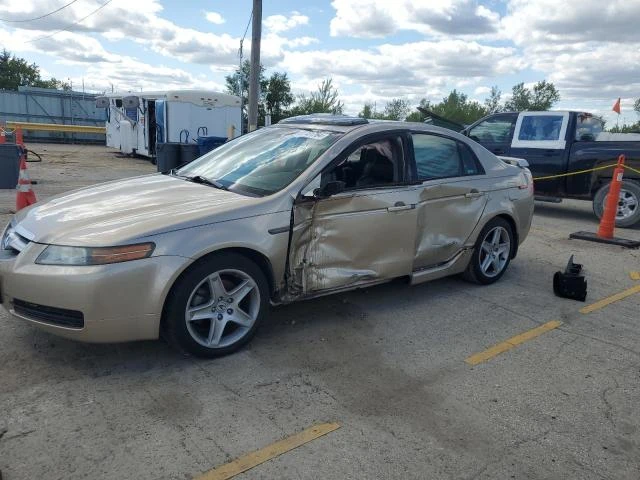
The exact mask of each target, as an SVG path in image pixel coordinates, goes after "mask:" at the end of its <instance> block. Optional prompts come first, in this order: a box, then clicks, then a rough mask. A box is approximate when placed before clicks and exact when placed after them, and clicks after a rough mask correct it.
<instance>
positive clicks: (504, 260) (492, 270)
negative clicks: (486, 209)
mask: <svg viewBox="0 0 640 480" xmlns="http://www.w3.org/2000/svg"><path fill="white" fill-rule="evenodd" d="M514 248H515V237H514V234H513V230H512V228H511V225H510V224H509V222H507V221H506V220H505V219H503V218H500V217H496V218H494V219H492V220H491V221H490V222H489V223H487V224H486V225H485V226H484V228H483V229H482V231H481V232H480V235H478V239H477V240H476V244H475V246H474V249H473V255H471V261H470V262H469V265H468V266H467V269H466V270H465V272H464V273H463V274H462V277H463V278H464V279H465V280H467V281H469V282H473V283H478V284H480V285H489V284H491V283H494V282H497V281H498V280H500V278H501V277H502V275H504V272H506V270H507V267H508V266H509V263H510V262H511V257H512V255H513V251H514Z"/></svg>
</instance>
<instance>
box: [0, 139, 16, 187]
mask: <svg viewBox="0 0 640 480" xmlns="http://www.w3.org/2000/svg"><path fill="white" fill-rule="evenodd" d="M20 152H21V147H20V146H18V145H14V144H2V145H0V189H15V188H16V185H18V176H19V175H20Z"/></svg>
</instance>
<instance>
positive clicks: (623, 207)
mask: <svg viewBox="0 0 640 480" xmlns="http://www.w3.org/2000/svg"><path fill="white" fill-rule="evenodd" d="M609 185H610V184H606V185H604V186H603V187H601V188H600V190H598V191H597V192H596V194H595V196H594V197H593V213H595V214H596V217H598V219H600V218H602V215H603V213H604V206H605V203H606V201H607V200H606V199H607V194H608V193H609ZM638 222H640V184H638V183H637V182H634V181H633V180H622V187H621V189H620V202H619V203H618V212H617V215H616V227H621V228H627V227H631V226H633V225H635V224H637V223H638Z"/></svg>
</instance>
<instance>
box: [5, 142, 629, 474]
mask: <svg viewBox="0 0 640 480" xmlns="http://www.w3.org/2000/svg"><path fill="white" fill-rule="evenodd" d="M34 149H35V150H36V151H38V152H40V151H41V150H43V149H44V150H45V151H44V152H42V153H45V155H44V158H45V160H44V162H43V163H41V164H29V169H30V170H29V173H30V174H31V177H32V178H36V179H38V180H39V183H38V185H36V187H35V188H36V193H37V194H38V198H47V197H48V196H50V195H53V194H55V193H59V192H62V191H66V190H68V189H71V188H74V187H80V186H83V185H89V184H93V183H96V182H99V181H104V180H109V179H114V178H122V177H127V176H132V175H136V174H140V173H149V172H152V171H154V167H153V166H152V165H150V164H149V163H148V162H145V161H143V160H139V159H138V160H134V159H129V158H118V157H117V156H116V155H115V154H114V153H113V152H111V151H108V150H106V149H104V148H101V147H79V146H37V145H36V146H35V148H34ZM76 150H77V151H76ZM74 152H75V153H74ZM65 155H66V156H65ZM13 195H14V193H13V192H8V191H0V222H2V224H3V225H4V223H6V221H8V218H9V215H8V214H7V212H8V211H9V210H10V209H11V207H12V204H13V201H14V200H13ZM596 228H597V222H596V220H595V218H594V217H593V214H592V213H591V205H590V204H589V203H587V202H579V201H566V202H563V203H562V204H557V205H556V204H542V203H540V204H537V205H536V214H535V218H534V225H533V228H532V231H531V234H530V236H529V238H528V239H527V240H526V241H525V243H524V244H523V245H522V246H521V248H520V252H519V255H518V257H517V258H516V259H515V260H514V261H513V262H512V264H511V266H510V267H509V270H508V271H507V273H506V274H505V276H504V277H503V278H502V280H501V281H500V282H498V283H497V284H494V285H491V286H487V287H481V286H477V285H472V284H468V283H465V282H464V281H462V280H460V279H458V278H448V279H443V280H438V281H434V282H431V283H427V284H422V285H418V286H414V287H410V286H408V285H406V284H405V283H403V282H400V281H398V282H393V283H390V284H387V285H382V286H378V287H375V288H370V289H366V290H359V291H354V292H350V293H346V294H340V295H334V296H328V297H324V298H320V299H316V300H311V301H307V302H302V303H297V304H292V305H288V306H284V307H278V308H275V309H273V311H272V312H271V314H270V316H269V318H268V320H267V321H266V323H265V325H263V327H262V328H261V330H260V331H259V332H258V334H257V335H256V337H255V338H254V340H253V341H252V343H251V344H250V345H248V346H247V347H246V348H245V349H244V350H242V351H240V352H238V353H236V354H234V355H230V356H227V357H224V358H219V359H214V360H198V359H194V358H190V357H185V356H183V355H181V354H178V353H176V352H175V351H173V350H172V349H170V348H169V347H168V346H167V345H166V344H165V343H163V342H162V341H155V342H139V343H129V344H117V345H87V344H81V343H75V342H72V341H68V340H64V339H60V338H57V337H54V336H51V335H48V334H46V333H43V332H41V331H39V330H36V329H34V328H32V327H30V326H29V325H26V324H25V323H23V322H21V321H18V320H14V319H10V318H9V317H8V316H7V315H6V313H4V311H2V310H0V471H1V472H2V479H3V480H14V479H33V478H48V479H84V478H94V479H99V478H105V479H106V478H109V479H113V478H137V479H158V478H161V479H174V478H177V479H187V478H193V477H194V476H196V475H198V474H201V473H203V472H207V471H209V470H211V469H213V468H215V467H217V466H220V465H223V464H226V463H227V462H231V461H232V460H234V459H235V458H237V457H241V456H243V455H246V454H247V453H249V452H252V451H255V450H257V449H261V448H263V447H266V446H269V445H271V444H273V443H274V442H277V441H279V440H282V439H287V438H288V437H290V436H291V435H294V434H296V433H298V432H301V431H303V430H305V429H307V428H309V427H311V426H313V425H317V424H321V423H325V422H336V423H338V424H340V428H338V429H337V430H334V431H332V432H330V433H327V434H326V435H324V436H322V437H320V438H317V439H314V440H311V441H309V442H308V443H305V444H304V445H302V446H300V447H298V448H295V449H293V450H289V451H287V452H286V453H283V454H282V455H280V456H278V457H276V458H272V459H268V460H267V461H265V462H264V463H262V464H260V465H258V466H256V467H255V468H252V469H251V470H249V471H247V472H245V473H241V474H239V475H238V476H237V477H235V478H238V479H242V480H245V479H272V478H273V479H276V478H277V479H307V478H308V479H315V478H335V479H379V478H389V479H469V480H470V479H496V478H501V479H510V478H513V479H580V480H587V479H612V480H626V479H629V480H637V479H638V478H640V415H639V413H640V412H639V408H640V407H639V406H640V293H634V294H629V295H628V296H627V297H626V298H623V299H620V300H617V301H613V302H612V303H610V304H608V305H604V306H601V307H599V308H597V309H596V310H594V311H592V312H591V313H581V312H580V310H581V309H582V308H583V307H585V306H586V305H591V304H594V303H595V302H597V301H599V300H601V299H604V298H608V297H610V296H612V295H615V294H617V293H619V292H623V291H627V290H629V289H631V288H633V287H634V286H637V285H639V284H640V281H638V280H633V279H632V278H631V277H630V272H631V271H638V270H640V250H625V249H623V248H620V247H615V246H608V245H601V244H596V243H589V242H584V241H578V240H569V238H568V237H569V234H570V233H571V232H575V231H579V230H595V229H596ZM617 233H618V234H619V235H621V236H625V237H627V238H633V239H640V229H628V230H617ZM571 254H575V261H576V262H578V263H582V264H584V269H585V273H586V276H587V280H588V296H587V301H586V302H585V303H581V302H577V301H573V300H567V299H561V298H558V297H556V296H554V294H553V289H552V278H553V274H554V272H555V271H557V270H562V269H564V267H565V265H566V263H567V260H568V258H569V256H570V255H571ZM552 321H557V322H558V324H559V325H558V326H557V327H554V328H552V329H550V330H548V331H546V332H544V333H542V334H540V335H539V336H535V337H533V338H531V339H529V340H527V341H523V342H522V343H519V344H516V345H514V346H513V348H510V349H508V350H506V351H504V352H502V353H499V354H497V355H496V356H492V357H490V358H488V359H487V360H486V361H483V362H482V363H479V364H477V365H470V364H469V363H467V362H465V360H467V359H468V358H469V357H471V356H472V355H474V354H477V353H479V352H483V351H485V350H487V349H490V348H491V347H493V346H494V345H496V344H500V343H501V342H504V341H507V340H509V339H511V338H513V337H514V336H517V335H521V334H523V333H526V332H529V331H531V330H532V329H536V328H538V327H540V326H541V325H544V324H547V323H548V322H552ZM554 325H555V323H554ZM265 455H266V457H267V458H268V457H269V456H268V454H265ZM265 459H266V458H265ZM211 478H213V477H211Z"/></svg>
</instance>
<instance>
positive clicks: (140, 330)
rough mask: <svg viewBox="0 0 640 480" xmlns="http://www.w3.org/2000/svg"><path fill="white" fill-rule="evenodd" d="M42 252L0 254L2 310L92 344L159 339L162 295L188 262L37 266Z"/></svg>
mask: <svg viewBox="0 0 640 480" xmlns="http://www.w3.org/2000/svg"><path fill="white" fill-rule="evenodd" d="M44 248H45V245H41V244H37V243H30V244H29V245H28V247H27V248H26V249H25V250H23V251H22V252H21V253H20V254H19V255H12V254H11V255H10V254H8V253H0V299H1V300H2V306H3V307H4V308H5V309H6V310H7V311H8V312H9V313H10V314H11V315H12V316H14V317H17V318H20V319H22V320H26V321H28V322H29V323H31V324H33V325H35V326H37V327H39V328H41V329H43V330H46V331H48V332H51V333H53V334H55V335H59V336H63V337H67V338H71V339H74V340H80V341H85V342H96V343H107V342H125V341H132V340H145V339H155V338H158V336H159V330H160V318H161V316H162V308H163V305H164V300H165V298H166V295H167V293H168V291H169V289H170V288H171V285H172V284H173V282H174V280H175V278H176V277H177V275H178V273H179V272H181V271H182V270H183V269H184V268H185V267H186V265H187V264H188V263H189V262H190V261H191V260H190V259H188V258H184V257H177V256H158V257H149V258H146V259H143V260H134V261H131V262H123V263H116V264H111V265H101V266H90V267H87V266H82V267H75V266H73V267H72V266H53V265H37V264H36V263H35V260H36V258H37V257H38V255H39V254H40V253H41V252H42V251H43V250H44ZM0 252H3V251H0ZM67 312H71V313H67ZM78 314H81V318H82V321H79V315H78Z"/></svg>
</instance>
